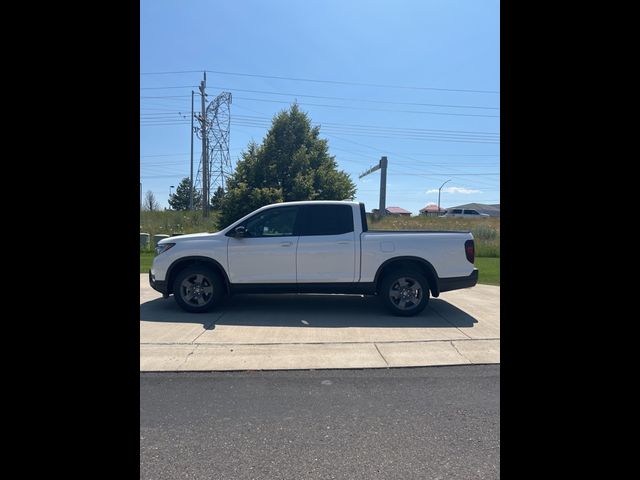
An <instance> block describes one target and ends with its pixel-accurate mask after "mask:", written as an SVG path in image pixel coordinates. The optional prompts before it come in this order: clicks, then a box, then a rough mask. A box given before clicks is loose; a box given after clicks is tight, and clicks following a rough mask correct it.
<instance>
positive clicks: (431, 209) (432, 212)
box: [420, 203, 447, 216]
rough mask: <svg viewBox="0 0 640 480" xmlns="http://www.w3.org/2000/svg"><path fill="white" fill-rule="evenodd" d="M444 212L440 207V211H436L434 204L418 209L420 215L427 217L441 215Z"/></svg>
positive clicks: (436, 206) (444, 209)
mask: <svg viewBox="0 0 640 480" xmlns="http://www.w3.org/2000/svg"><path fill="white" fill-rule="evenodd" d="M446 211H447V209H446V208H442V207H440V210H438V205H436V204H435V203H428V204H427V206H426V207H424V208H421V209H420V213H421V214H422V215H429V216H437V215H442V214H443V213H445V212H446Z"/></svg>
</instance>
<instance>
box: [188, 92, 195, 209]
mask: <svg viewBox="0 0 640 480" xmlns="http://www.w3.org/2000/svg"><path fill="white" fill-rule="evenodd" d="M193 95H194V92H193V90H191V176H190V177H189V178H190V182H189V185H190V188H189V210H192V211H193Z"/></svg>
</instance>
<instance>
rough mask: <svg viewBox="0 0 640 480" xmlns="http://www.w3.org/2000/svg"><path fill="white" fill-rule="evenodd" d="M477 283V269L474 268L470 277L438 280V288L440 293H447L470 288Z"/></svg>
mask: <svg viewBox="0 0 640 480" xmlns="http://www.w3.org/2000/svg"><path fill="white" fill-rule="evenodd" d="M476 283H478V269H477V268H474V269H473V272H471V275H469V276H467V277H450V278H439V279H438V286H439V287H440V288H439V290H440V292H448V291H450V290H459V289H461V288H470V287H473V286H475V284H476Z"/></svg>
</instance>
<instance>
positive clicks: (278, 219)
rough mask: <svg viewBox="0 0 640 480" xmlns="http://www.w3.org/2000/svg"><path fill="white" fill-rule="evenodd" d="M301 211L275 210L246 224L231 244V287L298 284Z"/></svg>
mask: <svg viewBox="0 0 640 480" xmlns="http://www.w3.org/2000/svg"><path fill="white" fill-rule="evenodd" d="M298 211H299V209H298V207H290V206H282V207H273V208H269V209H266V210H263V211H262V212H259V213H256V214H255V215H254V216H252V217H251V218H249V219H247V220H246V221H245V222H243V223H242V226H244V227H245V229H246V236H244V237H231V238H229V243H228V244H227V255H228V261H229V280H230V281H231V283H295V282H296V248H297V247H298V238H299V237H298V234H297V232H296V221H297V217H298Z"/></svg>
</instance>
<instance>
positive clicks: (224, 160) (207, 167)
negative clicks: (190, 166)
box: [194, 77, 233, 216]
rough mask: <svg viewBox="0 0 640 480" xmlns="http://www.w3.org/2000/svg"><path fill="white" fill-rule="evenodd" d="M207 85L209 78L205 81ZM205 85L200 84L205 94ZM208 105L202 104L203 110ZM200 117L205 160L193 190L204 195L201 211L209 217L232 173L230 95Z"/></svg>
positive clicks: (226, 94) (213, 101)
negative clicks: (213, 199)
mask: <svg viewBox="0 0 640 480" xmlns="http://www.w3.org/2000/svg"><path fill="white" fill-rule="evenodd" d="M205 81H206V77H205ZM205 81H203V82H202V83H201V95H205V94H204V88H205ZM205 103H206V101H203V102H202V104H203V110H204V105H205ZM202 117H203V115H200V116H198V117H197V118H198V120H199V121H200V128H199V129H198V130H197V132H196V133H197V135H198V138H200V139H202V140H203V142H202V145H203V149H202V152H203V154H202V157H201V158H200V163H199V165H198V172H197V174H196V178H195V181H194V189H195V190H198V191H201V192H202V203H203V205H202V211H203V215H204V216H208V214H209V202H210V201H211V197H212V195H213V194H214V193H215V192H216V190H217V189H218V187H222V189H223V190H224V188H225V182H226V178H227V177H228V176H229V175H230V174H231V173H232V171H233V170H232V168H231V160H230V156H229V125H230V122H231V93H229V92H222V93H221V94H220V95H218V96H217V97H216V98H214V99H213V100H212V101H211V102H210V103H209V105H208V106H207V107H206V110H205V114H204V118H202Z"/></svg>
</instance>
